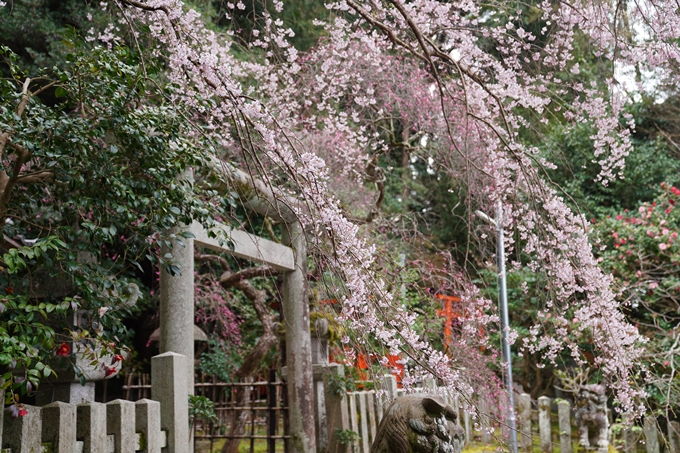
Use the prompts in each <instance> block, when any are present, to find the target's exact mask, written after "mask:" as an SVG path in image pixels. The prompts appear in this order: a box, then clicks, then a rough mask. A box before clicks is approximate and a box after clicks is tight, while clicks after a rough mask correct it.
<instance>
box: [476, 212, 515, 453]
mask: <svg viewBox="0 0 680 453" xmlns="http://www.w3.org/2000/svg"><path fill="white" fill-rule="evenodd" d="M477 215H478V216H479V217H481V218H482V219H484V220H486V221H487V222H489V223H491V224H492V225H493V226H495V227H496V232H497V234H498V240H497V244H496V263H497V266H498V302H499V304H500V306H501V329H502V331H503V335H502V336H501V337H502V339H503V340H502V343H503V356H504V358H505V363H506V367H507V369H506V373H505V375H506V387H507V389H508V405H509V408H508V427H509V428H510V446H511V448H512V453H517V420H516V419H515V401H514V400H515V399H514V395H513V393H514V392H513V388H512V358H511V356H510V341H509V338H508V336H509V335H510V316H509V315H508V290H507V285H506V282H505V280H506V279H505V232H504V231H503V205H502V204H501V202H500V201H499V202H498V205H497V206H496V220H493V219H492V218H490V217H489V216H488V215H486V214H484V213H483V212H481V211H477Z"/></svg>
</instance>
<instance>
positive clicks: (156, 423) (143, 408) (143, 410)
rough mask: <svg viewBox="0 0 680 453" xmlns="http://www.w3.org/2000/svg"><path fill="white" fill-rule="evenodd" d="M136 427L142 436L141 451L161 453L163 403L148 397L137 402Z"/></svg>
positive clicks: (141, 452)
mask: <svg viewBox="0 0 680 453" xmlns="http://www.w3.org/2000/svg"><path fill="white" fill-rule="evenodd" d="M135 428H136V431H137V432H138V433H139V434H140V435H141V436H142V442H141V444H142V445H140V446H141V447H142V449H141V450H139V452H140V453H161V404H160V403H159V402H158V401H152V400H147V399H142V400H139V401H137V402H136V403H135Z"/></svg>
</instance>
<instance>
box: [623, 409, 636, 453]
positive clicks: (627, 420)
mask: <svg viewBox="0 0 680 453" xmlns="http://www.w3.org/2000/svg"><path fill="white" fill-rule="evenodd" d="M622 418H623V426H624V428H623V451H624V452H625V453H633V452H634V451H635V434H634V433H633V430H632V429H631V428H632V426H633V418H632V417H631V416H630V414H623V416H622Z"/></svg>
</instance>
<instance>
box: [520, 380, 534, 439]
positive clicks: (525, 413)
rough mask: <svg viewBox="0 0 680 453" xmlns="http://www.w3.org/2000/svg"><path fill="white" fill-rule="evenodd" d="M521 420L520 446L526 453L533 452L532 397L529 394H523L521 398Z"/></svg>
mask: <svg viewBox="0 0 680 453" xmlns="http://www.w3.org/2000/svg"><path fill="white" fill-rule="evenodd" d="M519 420H520V425H519V426H520V428H519V429H520V430H521V433H522V437H520V445H521V446H522V448H523V449H524V450H525V451H527V452H531V449H532V438H531V395H529V394H528V393H522V394H521V395H520V396H519Z"/></svg>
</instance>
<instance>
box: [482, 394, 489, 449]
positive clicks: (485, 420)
mask: <svg viewBox="0 0 680 453" xmlns="http://www.w3.org/2000/svg"><path fill="white" fill-rule="evenodd" d="M479 429H480V431H481V436H482V443H483V444H486V445H489V444H490V443H491V417H490V416H489V405H488V403H487V402H486V400H485V399H481V400H480V401H479Z"/></svg>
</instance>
